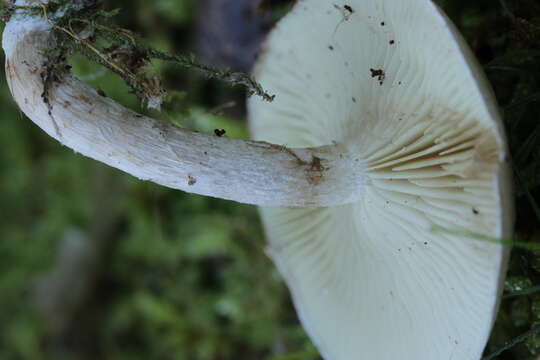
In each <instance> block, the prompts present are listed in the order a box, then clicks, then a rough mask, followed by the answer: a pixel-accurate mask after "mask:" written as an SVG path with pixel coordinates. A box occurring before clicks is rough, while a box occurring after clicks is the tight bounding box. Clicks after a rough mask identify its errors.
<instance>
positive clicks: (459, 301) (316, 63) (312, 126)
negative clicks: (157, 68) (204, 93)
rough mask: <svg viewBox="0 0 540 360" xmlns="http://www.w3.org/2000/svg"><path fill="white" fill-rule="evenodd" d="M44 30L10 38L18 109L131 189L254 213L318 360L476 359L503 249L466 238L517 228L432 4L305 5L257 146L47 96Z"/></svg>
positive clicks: (281, 32)
mask: <svg viewBox="0 0 540 360" xmlns="http://www.w3.org/2000/svg"><path fill="white" fill-rule="evenodd" d="M74 1H77V0H74ZM15 3H16V4H17V5H27V6H33V5H35V4H39V3H38V2H36V1H33V0H16V2H15ZM80 3H81V4H83V5H84V3H85V2H84V1H82V0H81V1H80ZM314 24H316V26H314ZM50 30H51V25H50V24H49V23H47V22H46V21H45V20H43V19H42V18H41V17H40V16H39V15H37V14H36V13H35V12H31V11H30V12H29V11H24V10H17V12H16V13H15V14H14V15H13V17H12V18H11V20H10V21H9V22H8V24H7V25H6V28H5V30H4V34H3V43H2V45H3V48H4V52H5V55H6V74H7V79H8V85H9V87H10V90H11V92H12V95H13V97H14V99H15V101H16V102H17V104H18V105H19V107H20V108H21V110H22V111H23V112H24V113H25V114H26V115H27V116H28V117H29V118H30V119H32V121H34V122H35V123H36V124H37V125H38V126H40V127H41V128H42V129H43V130H44V131H45V132H47V133H48V134H49V135H50V136H52V137H54V138H56V139H57V140H58V141H60V142H61V143H63V144H64V145H66V146H68V147H71V148H73V149H74V150H75V151H77V152H80V153H82V154H84V155H86V156H89V157H91V158H94V159H96V160H99V161H102V162H104V163H106V164H109V165H111V166H114V167H116V168H119V169H121V170H124V171H126V172H128V173H130V174H132V175H134V176H137V177H139V178H142V179H145V180H151V181H153V182H156V183H158V184H162V185H164V186H169V187H172V188H176V189H181V190H184V191H188V192H194V193H198V194H203V195H209V196H215V197H220V198H224V199H230V200H234V201H238V202H243V203H249V204H256V205H260V206H264V208H262V209H261V214H262V217H263V222H264V225H265V228H266V232H267V234H268V237H269V241H270V245H269V250H268V251H269V254H270V256H271V257H272V258H273V259H274V261H275V262H276V264H277V266H278V268H279V270H280V271H281V273H282V274H283V276H284V278H285V280H286V282H287V284H288V286H289V288H290V289H291V292H292V296H293V299H294V303H295V305H296V308H297V310H298V313H299V316H300V319H301V321H302V323H303V325H304V327H305V328H306V330H307V331H308V333H309V334H310V336H311V337H312V339H313V340H314V342H315V344H316V345H317V346H318V348H319V350H320V351H321V353H322V354H323V356H324V357H325V358H326V359H328V360H345V359H346V360H350V359H357V358H359V357H363V358H369V359H383V360H384V359H397V358H400V359H430V360H433V359H447V358H454V359H460V360H461V359H478V358H479V357H480V354H481V352H482V349H483V347H484V345H485V343H486V340H487V337H488V334H489V331H490V329H491V326H492V323H493V319H494V316H495V313H496V310H497V302H498V300H497V299H498V295H499V293H500V291H501V284H502V280H503V277H504V270H505V266H506V260H507V256H508V249H507V248H504V247H503V246H502V245H501V244H496V243H489V242H482V241H478V240H474V239H472V238H471V236H470V233H475V234H480V235H483V236H489V237H492V238H504V237H507V236H508V235H509V234H510V229H511V218H512V216H511V214H512V206H511V201H510V188H509V184H510V180H509V179H510V177H509V175H508V164H507V162H506V157H507V156H506V153H507V149H506V143H505V137H504V133H503V129H502V125H501V121H500V117H499V114H498V111H497V106H496V104H495V101H494V97H493V95H492V93H491V91H490V90H489V85H488V84H487V82H486V80H485V79H484V78H483V75H482V72H481V70H480V68H479V67H478V65H477V64H476V62H475V60H474V58H473V56H472V55H471V53H470V51H469V50H468V48H467V46H466V44H465V42H464V41H463V40H462V39H461V37H460V35H459V34H458V32H457V31H456V30H455V29H454V27H453V26H452V25H451V23H450V22H449V20H448V19H447V18H446V17H445V16H444V15H443V14H442V13H441V12H440V10H439V9H438V8H437V7H436V6H435V5H434V4H433V3H432V2H431V1H429V0H377V1H376V0H350V1H347V2H343V1H341V0H340V1H337V2H329V1H327V0H303V1H302V0H299V1H298V3H297V4H296V5H295V7H294V9H293V10H292V11H291V12H290V13H289V14H288V15H287V16H286V17H285V18H284V19H283V20H282V21H281V22H280V23H279V24H278V25H277V26H276V28H275V30H274V31H273V32H272V34H271V35H270V37H269V39H268V41H267V43H266V47H265V50H264V51H263V53H262V54H261V57H260V59H259V62H258V66H257V70H256V75H257V76H258V78H259V80H260V81H261V82H263V83H264V85H265V86H267V87H268V88H270V89H271V90H273V91H275V92H276V94H277V97H276V100H275V102H274V103H272V104H268V103H263V102H261V101H259V100H257V99H251V100H250V101H249V112H250V116H249V117H250V122H251V129H252V133H253V136H254V137H255V139H257V140H259V141H241V140H237V139H231V138H228V137H226V136H216V135H213V134H208V135H207V134H200V133H196V132H192V131H189V130H185V129H179V128H176V127H174V126H172V125H167V124H163V123H161V122H159V121H157V120H154V119H151V118H148V117H144V116H142V115H139V114H136V113H135V112H133V111H131V110H128V109H125V108H124V107H122V106H121V105H119V104H117V103H115V102H114V101H113V100H111V99H109V98H107V97H103V96H100V95H99V94H98V92H96V91H95V90H93V89H92V88H90V87H88V86H87V85H85V84H84V83H82V82H80V81H79V80H78V79H76V78H75V77H74V76H72V75H70V74H66V75H65V76H63V77H62V78H59V79H58V81H56V82H55V83H54V84H53V86H52V87H50V88H49V89H48V90H47V94H46V97H45V98H44V97H43V96H42V94H43V93H44V84H43V78H44V76H43V75H44V72H46V68H47V67H46V64H45V63H44V62H45V58H44V57H43V50H45V49H46V48H47V47H48V46H51V44H50ZM45 75H47V74H45ZM436 228H437V229H439V228H443V229H445V230H443V231H441V230H438V231H436Z"/></svg>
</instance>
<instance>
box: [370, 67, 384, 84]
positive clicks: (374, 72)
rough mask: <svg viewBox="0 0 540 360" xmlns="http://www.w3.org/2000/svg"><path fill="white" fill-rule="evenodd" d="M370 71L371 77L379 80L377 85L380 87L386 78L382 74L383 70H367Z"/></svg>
mask: <svg viewBox="0 0 540 360" xmlns="http://www.w3.org/2000/svg"><path fill="white" fill-rule="evenodd" d="M369 71H371V77H372V78H375V77H376V78H377V80H379V84H380V85H382V84H383V83H384V79H385V77H386V74H385V73H384V70H383V69H369Z"/></svg>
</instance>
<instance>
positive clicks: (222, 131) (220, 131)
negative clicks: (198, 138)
mask: <svg viewBox="0 0 540 360" xmlns="http://www.w3.org/2000/svg"><path fill="white" fill-rule="evenodd" d="M225 133H226V131H225V129H214V134H215V135H216V136H217V137H222V136H223V135H225Z"/></svg>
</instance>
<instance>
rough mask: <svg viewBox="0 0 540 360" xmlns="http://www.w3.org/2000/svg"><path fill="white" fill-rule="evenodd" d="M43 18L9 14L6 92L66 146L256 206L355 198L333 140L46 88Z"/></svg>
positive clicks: (358, 176)
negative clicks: (214, 124)
mask: <svg viewBox="0 0 540 360" xmlns="http://www.w3.org/2000/svg"><path fill="white" fill-rule="evenodd" d="M50 29H51V28H50V25H49V24H48V23H46V22H45V21H44V20H42V19H40V18H39V17H37V16H32V15H30V14H24V15H23V14H15V15H14V16H13V17H12V19H11V20H10V21H9V22H8V24H7V25H6V28H5V30H4V34H3V44H2V45H3V48H4V51H5V55H6V75H7V80H8V85H9V88H10V90H11V93H12V95H13V98H14V99H15V101H16V102H17V104H18V105H19V107H20V108H21V110H22V111H23V112H24V113H25V114H26V115H27V116H28V117H29V118H30V119H31V120H32V121H34V122H35V123H36V124H37V125H38V126H39V127H41V128H42V129H43V130H44V131H45V132H47V133H48V134H49V135H50V136H52V137H54V138H55V139H57V140H58V141H60V142H61V143H62V144H64V145H66V146H68V147H70V148H72V149H73V150H75V151H76V152H79V153H82V154H84V155H86V156H88V157H91V158H93V159H96V160H98V161H101V162H103V163H106V164H108V165H110V166H113V167H116V168H118V169H121V170H123V171H125V172H127V173H129V174H131V175H133V176H136V177H138V178H141V179H145V180H150V181H153V182H155V183H158V184H161V185H164V186H167V187H171V188H175V189H181V190H184V191H188V192H192V193H197V194H202V195H208V196H213V197H218V198H223V199H229V200H234V201H237V202H241V203H248V204H256V205H263V206H291V207H296V206H329V205H339V204H346V203H350V202H354V201H356V200H358V198H359V196H360V192H361V189H362V187H363V186H362V181H363V167H362V164H361V161H359V160H358V159H356V158H355V157H354V156H353V155H351V154H350V153H348V152H347V151H346V149H345V147H344V146H342V145H337V144H334V145H328V146H323V147H317V148H304V149H290V148H287V147H285V146H281V145H274V144H269V143H265V142H255V141H242V140H238V139H231V138H227V137H218V136H213V135H212V136H210V135H205V134H200V133H196V132H194V131H189V130H185V129H179V128H177V127H174V126H172V125H169V124H165V123H163V122H160V121H158V120H155V119H152V118H148V117H144V116H142V115H139V114H137V113H135V112H133V111H131V110H129V109H126V108H124V107H123V106H121V105H119V104H118V103H116V102H114V101H113V100H111V99H109V98H106V97H103V96H101V95H99V94H98V93H97V92H96V91H95V90H94V89H92V88H91V87H89V86H87V85H86V84H84V83H83V82H81V81H79V80H78V79H76V78H75V77H74V76H72V75H70V74H66V75H65V76H63V77H62V78H61V79H59V80H58V81H57V82H55V83H54V84H52V85H51V86H50V89H47V94H46V96H44V95H43V94H44V92H45V91H44V81H43V78H44V77H46V76H47V74H46V73H44V72H45V71H46V66H45V65H46V64H45V57H44V56H43V55H42V53H43V51H44V50H46V49H47V48H48V47H49V46H51V42H50Z"/></svg>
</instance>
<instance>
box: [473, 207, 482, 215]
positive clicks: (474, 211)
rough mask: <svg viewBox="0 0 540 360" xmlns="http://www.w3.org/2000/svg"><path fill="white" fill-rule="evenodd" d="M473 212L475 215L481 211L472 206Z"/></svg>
mask: <svg viewBox="0 0 540 360" xmlns="http://www.w3.org/2000/svg"><path fill="white" fill-rule="evenodd" d="M472 212H473V214H474V215H478V214H480V211H478V210H476V209H475V208H472Z"/></svg>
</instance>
